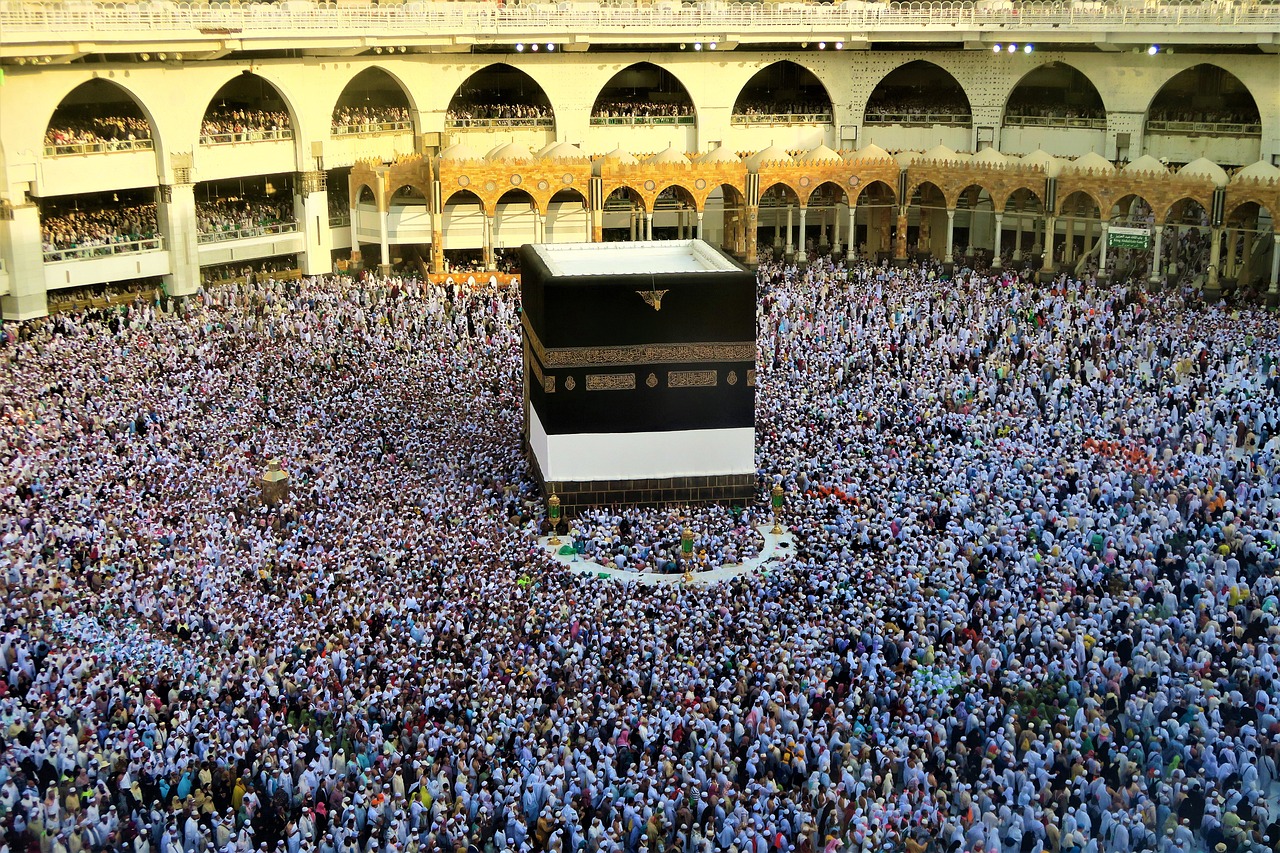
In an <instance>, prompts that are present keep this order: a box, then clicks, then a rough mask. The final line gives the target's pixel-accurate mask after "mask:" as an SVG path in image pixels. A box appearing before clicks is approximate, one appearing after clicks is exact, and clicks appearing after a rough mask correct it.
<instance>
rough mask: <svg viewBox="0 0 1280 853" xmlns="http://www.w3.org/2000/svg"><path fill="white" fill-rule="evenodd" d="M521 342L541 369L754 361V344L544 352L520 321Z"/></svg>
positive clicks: (599, 348) (633, 346)
mask: <svg viewBox="0 0 1280 853" xmlns="http://www.w3.org/2000/svg"><path fill="white" fill-rule="evenodd" d="M521 322H522V323H523V325H524V334H525V341H526V342H527V343H528V344H529V346H530V347H532V348H533V352H534V355H536V356H537V358H538V361H540V362H542V364H543V366H544V367H547V368H556V367H561V368H563V367H612V366H622V365H628V364H692V363H697V362H708V361H710V362H726V361H750V362H753V363H754V362H755V360H756V345H755V342H754V341H730V342H724V343H688V344H635V345H630V346H613V347H560V348H557V349H546V348H545V347H544V346H543V345H542V341H541V340H539V339H538V336H537V334H536V333H535V332H534V331H533V328H532V327H531V326H530V325H529V320H528V317H524V318H522V319H521Z"/></svg>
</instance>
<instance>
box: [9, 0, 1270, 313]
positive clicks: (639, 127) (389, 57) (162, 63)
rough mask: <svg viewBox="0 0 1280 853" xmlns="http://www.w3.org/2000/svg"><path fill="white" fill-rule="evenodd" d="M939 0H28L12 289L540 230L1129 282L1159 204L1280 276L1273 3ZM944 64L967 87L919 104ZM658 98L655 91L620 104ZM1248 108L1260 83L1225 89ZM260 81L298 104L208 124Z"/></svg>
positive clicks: (401, 256)
mask: <svg viewBox="0 0 1280 853" xmlns="http://www.w3.org/2000/svg"><path fill="white" fill-rule="evenodd" d="M944 5H945V4H941V5H939V6H938V7H937V9H932V7H926V8H927V9H932V11H929V15H928V16H927V18H926V19H923V23H922V24H919V25H917V24H915V23H913V21H914V19H912V18H910V16H909V15H908V14H907V13H906V12H901V13H899V12H894V11H893V9H891V8H890V7H887V6H886V7H884V11H877V12H876V14H875V16H874V17H868V15H869V14H870V13H866V12H865V11H864V12H856V13H855V12H850V11H848V10H847V9H845V10H844V11H841V9H843V8H844V7H840V8H837V7H814V10H813V11H810V12H805V13H803V15H801V13H799V12H797V13H796V14H797V15H801V17H799V18H794V16H793V17H787V16H786V15H784V14H783V13H781V12H776V13H767V14H766V13H764V12H759V11H754V12H750V13H749V14H748V13H746V12H742V11H741V10H740V9H739V10H738V11H722V12H721V13H719V14H715V15H713V14H711V13H710V12H708V11H706V10H704V9H702V7H700V6H699V7H681V8H679V9H666V10H665V11H663V10H662V9H661V8H660V7H659V6H653V7H646V9H647V11H645V10H637V9H633V10H631V11H630V12H627V11H625V10H612V11H608V13H607V14H606V13H605V12H602V11H601V8H597V7H588V6H585V5H584V6H583V7H582V8H584V9H587V8H590V9H594V10H595V11H593V12H592V13H591V14H586V13H583V14H582V15H578V14H577V13H575V14H568V13H565V14H564V15H561V16H560V18H555V17H554V16H552V17H547V14H546V13H543V12H536V7H517V8H518V9H521V10H522V11H520V12H519V15H517V16H515V17H511V16H512V15H514V14H515V13H514V12H509V11H503V10H504V8H505V7H491V6H489V5H488V4H481V3H476V4H449V11H448V12H447V13H446V12H439V13H437V12H434V11H433V12H432V13H431V15H432V16H439V17H438V18H432V19H431V20H430V21H429V22H428V24H427V25H420V26H416V27H413V28H408V27H406V25H405V24H406V16H407V15H408V13H407V12H406V11H404V10H397V9H396V7H391V8H390V9H383V11H380V12H378V13H377V14H374V13H369V14H363V13H362V14H357V13H356V12H349V13H343V14H344V15H345V17H343V18H341V20H337V19H325V18H323V17H321V18H320V19H315V18H314V16H315V15H319V14H320V12H319V11H316V10H318V9H322V8H323V7H312V6H309V5H306V4H302V5H300V6H299V7H298V8H294V7H293V6H292V5H291V6H290V8H291V9H293V11H291V12H290V11H283V10H281V11H263V10H262V9H258V11H253V12H251V11H250V10H249V8H248V7H245V8H244V9H240V10H237V9H234V8H233V9H231V10H230V11H227V10H223V11H222V12H221V13H219V15H218V16H216V17H210V18H208V19H207V20H206V18H205V17H202V16H201V14H200V11H199V10H200V7H198V6H195V7H186V6H182V5H178V6H175V7H174V9H173V10H171V11H169V12H154V11H153V12H148V13H146V15H144V14H142V13H136V12H135V13H130V14H131V15H132V16H131V17H130V16H129V15H125V13H123V12H121V11H120V10H119V7H113V6H111V5H109V4H98V5H91V6H88V7H77V8H81V11H80V12H75V13H73V12H71V11H69V10H70V7H63V6H61V5H60V4H57V3H48V4H40V5H38V6H35V7H33V6H31V5H30V4H24V6H23V7H21V8H23V9H31V8H38V9H39V10H40V12H39V14H35V13H30V12H27V13H23V14H19V13H18V12H17V11H16V9H17V8H18V7H6V9H5V10H3V11H2V12H0V16H7V18H6V20H5V25H6V40H5V43H4V45H3V46H0V63H3V69H4V75H5V76H4V85H3V86H0V115H4V116H6V117H12V116H23V117H27V118H29V120H18V121H13V120H6V121H4V122H0V175H3V181H2V182H0V258H2V260H3V270H0V306H2V308H3V316H4V317H5V318H6V319H21V318H27V317H34V316H39V315H41V314H43V313H45V312H46V311H47V305H48V295H49V293H50V292H52V291H57V290H60V289H64V288H75V287H79V286H83V285H90V284H97V283H102V282H118V281H126V280H134V279H146V278H155V279H156V280H158V281H163V283H164V287H165V289H166V291H167V292H168V293H170V294H171V295H184V294H189V293H193V292H195V290H196V289H198V287H199V286H200V284H201V282H202V280H204V279H205V278H207V277H208V275H207V271H208V270H211V269H213V268H225V267H228V266H232V267H233V266H235V265H237V264H250V265H251V264H254V263H258V262H261V261H263V260H266V259H275V258H293V259H295V260H294V266H296V268H297V270H298V271H299V272H300V273H301V274H316V273H324V272H330V271H331V270H333V269H335V267H337V266H341V267H343V268H345V267H346V266H347V265H348V264H349V263H350V262H351V261H352V260H356V261H357V262H360V261H363V262H366V263H367V264H368V265H372V264H374V263H376V264H379V265H381V266H382V267H384V268H387V267H389V266H390V265H392V264H393V263H396V262H400V263H406V264H409V265H410V266H412V267H415V268H417V269H419V270H421V271H423V272H427V273H438V274H445V273H447V272H449V271H451V270H453V269H456V268H458V267H459V265H460V264H461V263H463V261H462V258H464V257H465V258H466V259H469V263H470V264H471V266H473V267H475V268H476V269H482V270H487V269H492V268H493V267H494V266H495V265H496V264H497V263H498V259H499V257H500V256H502V255H503V254H504V253H507V252H510V251H511V250H513V249H514V248H515V247H518V246H519V245H521V244H522V243H526V242H578V241H602V240H618V239H622V240H640V239H654V238H657V239H664V238H670V239H682V238H692V237H702V238H704V239H707V240H708V241H710V242H712V243H713V244H715V245H720V246H723V247H724V248H725V249H726V250H728V251H730V252H732V253H734V254H735V255H736V256H737V257H739V258H740V259H741V260H742V261H744V262H746V263H748V264H754V263H756V262H757V261H758V259H759V257H760V254H761V252H778V253H782V254H786V255H788V256H794V257H796V258H797V259H799V260H801V261H803V260H805V259H806V257H807V255H808V253H811V252H814V251H828V250H831V251H835V252H837V253H839V252H844V251H851V252H856V253H859V254H861V255H864V256H867V255H871V256H876V257H882V258H884V259H886V260H892V261H895V262H899V263H902V262H906V261H907V260H908V259H910V258H912V257H917V256H921V255H925V256H932V257H936V258H942V259H943V260H944V261H946V262H954V261H956V260H957V259H959V258H961V257H964V256H968V255H971V254H972V253H973V252H975V251H978V252H987V253H989V254H991V255H994V256H995V257H996V258H999V257H1000V256H1001V254H1002V253H1006V254H1007V252H1008V250H1009V249H1010V248H1012V249H1013V252H1014V254H1013V259H1014V261H1016V262H1019V263H1027V262H1030V263H1032V264H1033V265H1034V267H1035V269H1037V270H1040V271H1041V272H1042V273H1044V274H1046V275H1048V274H1052V273H1053V272H1054V271H1055V270H1057V269H1064V268H1066V269H1069V268H1073V265H1078V264H1079V263H1080V262H1081V261H1082V260H1083V259H1085V258H1087V257H1089V256H1091V255H1092V256H1093V257H1095V258H1097V257H1098V255H1099V253H1100V252H1101V251H1102V250H1103V249H1111V248H1112V247H1117V251H1116V257H1111V256H1108V257H1107V259H1106V260H1107V267H1106V270H1107V271H1108V272H1111V273H1112V274H1114V275H1123V274H1124V271H1125V267H1124V266H1123V264H1124V263H1125V259H1124V257H1123V256H1122V255H1121V253H1122V252H1123V251H1127V250H1125V249H1122V248H1118V247H1119V246H1122V245H1123V240H1120V239H1118V236H1117V235H1119V234H1122V233H1125V234H1127V233H1128V232H1129V231H1130V230H1133V229H1135V228H1136V229H1137V230H1145V231H1146V237H1145V238H1144V242H1143V243H1142V245H1144V246H1145V247H1146V249H1147V250H1152V249H1154V251H1155V254H1156V255H1157V256H1158V255H1159V245H1158V244H1159V241H1160V240H1161V239H1162V236H1163V232H1164V231H1165V228H1166V227H1167V226H1175V227H1177V228H1179V229H1183V228H1195V229H1200V230H1202V231H1204V232H1205V233H1206V234H1207V235H1208V236H1209V238H1210V239H1209V240H1208V241H1207V242H1208V246H1209V248H1208V249H1207V250H1206V251H1207V252H1208V253H1210V254H1211V256H1212V257H1211V258H1210V259H1209V262H1208V264H1207V274H1206V275H1205V276H1204V278H1203V279H1202V280H1201V281H1199V282H1198V285H1199V286H1202V287H1204V288H1206V289H1208V290H1210V291H1216V290H1220V289H1221V288H1223V287H1226V286H1231V285H1235V284H1239V285H1247V284H1254V285H1260V286H1261V288H1262V289H1263V290H1269V291H1270V293H1271V295H1272V297H1273V298H1274V297H1275V296H1276V294H1277V292H1278V291H1277V278H1278V275H1277V273H1278V272H1280V270H1278V269H1277V266H1278V264H1277V261H1280V249H1278V248H1277V240H1280V236H1278V235H1277V234H1276V230H1275V226H1274V211H1276V210H1277V209H1278V207H1280V168H1277V165H1276V163H1275V161H1276V160H1277V159H1278V158H1280V100H1277V98H1276V91H1277V89H1276V85H1275V81H1276V79H1277V78H1278V76H1280V58H1278V57H1277V54H1276V50H1277V46H1278V39H1280V36H1277V33H1278V32H1280V27H1278V26H1277V20H1273V18H1277V15H1276V14H1275V10H1273V9H1271V8H1270V7H1257V8H1256V9H1253V10H1252V11H1249V12H1247V13H1241V12H1240V11H1239V10H1238V9H1237V8H1236V7H1226V6H1217V5H1213V6H1206V7H1204V8H1203V9H1202V10H1200V11H1199V12H1198V13H1197V15H1196V16H1195V17H1190V18H1181V17H1178V16H1180V15H1183V14H1189V13H1185V12H1178V11H1176V9H1174V7H1171V10H1172V11H1171V10H1164V11H1161V12H1160V14H1155V13H1153V14H1151V15H1147V14H1145V13H1143V14H1141V15H1139V14H1138V13H1134V15H1135V17H1133V18H1132V19H1130V20H1112V19H1111V18H1110V17H1109V15H1108V14H1102V13H1100V12H1099V13H1097V14H1095V15H1094V16H1093V17H1091V18H1090V17H1087V16H1085V15H1084V14H1083V10H1082V11H1081V14H1080V16H1079V17H1070V18H1069V19H1063V20H1058V19H1056V18H1055V19H1053V20H1050V18H1049V17H1047V13H1046V15H1042V16H1041V17H1040V18H1037V16H1036V15H1032V14H1026V15H1024V16H1023V17H1021V18H1018V17H1009V16H1008V15H1007V14H1005V13H1002V12H1000V11H999V10H996V11H992V12H989V13H988V14H987V16H986V17H970V18H964V17H963V16H961V17H958V18H957V17H955V16H957V15H960V14H961V13H959V12H951V11H947V9H946V8H944ZM454 7H465V8H464V9H461V11H458V10H455V8H454ZM126 8H127V7H126ZM135 8H136V7H135ZM266 8H267V9H268V10H273V9H276V7H266ZM342 8H345V7H342ZM360 8H364V7H360ZM574 8H575V9H577V8H578V7H577V6H575V7H574ZM725 8H726V9H729V8H730V7H725ZM948 8H949V7H948ZM1065 8H1067V9H1072V8H1074V7H1071V6H1068V7H1065ZM1155 8H1156V9H1157V11H1159V7H1155ZM298 9H303V10H304V11H298ZM307 9H310V10H311V11H310V12H306V11H305V10H307ZM184 10H185V12H184ZM1233 10H1234V11H1233ZM694 12H697V14H696V15H695V14H694ZM334 14H337V13H334ZM912 14H917V13H912ZM122 15H124V17H121V16H122ZM237 15H238V16H239V17H235V16H237ZM309 15H310V16H311V17H308V16H309ZM477 15H479V16H480V17H479V18H476V19H475V20H472V19H471V18H469V17H466V16H473V17H474V16H477ZM486 15H487V17H486ZM628 15H630V16H631V17H627V16H628ZM744 15H745V17H743V16H744ZM228 16H232V17H228ZM451 16H452V17H451ZM459 16H462V17H459ZM663 16H665V17H663ZM735 16H736V17H735ZM805 16H808V17H805ZM949 16H950V17H949ZM428 17H430V16H428ZM317 20H318V21H319V23H317ZM326 21H327V22H328V23H329V24H337V25H341V26H339V27H338V28H337V29H331V28H322V27H320V24H323V23H325V22H326ZM664 22H665V23H664ZM468 28H470V30H472V31H473V34H472V35H466V32H467V31H468ZM475 32H479V33H480V35H475V34H474V33H475ZM628 34H629V36H628ZM628 38H629V39H630V41H628ZM642 38H643V39H644V40H645V43H644V44H636V43H635V42H636V41H637V40H639V39H642ZM713 47H714V49H713ZM534 48H540V50H536V51H535V50H534ZM797 81H798V82H797ZM486 86H494V87H498V88H495V89H493V91H495V92H498V94H497V95H496V97H499V98H501V99H502V100H503V101H504V103H505V104H506V105H507V106H508V107H510V106H512V105H515V106H516V107H521V106H522V105H523V109H524V111H525V112H526V113H527V114H524V115H515V116H513V117H499V118H492V117H481V118H475V117H472V116H470V115H468V114H467V111H466V110H465V109H461V108H460V103H461V102H462V101H467V100H468V99H470V101H468V103H470V102H471V101H475V100H476V99H477V98H479V99H481V100H483V95H484V91H485V88H486ZM499 90H500V91H499ZM920 90H925V91H934V90H936V91H938V92H944V90H945V93H944V94H941V95H939V96H938V99H937V102H936V103H920V102H919V101H918V99H912V98H907V99H906V100H900V101H895V93H901V92H906V91H920ZM1206 90H1212V91H1206ZM103 93H107V94H105V95H104V94H103ZM797 93H799V95H800V96H803V97H799V96H798V95H797ZM946 93H949V94H946ZM104 97H105V98H108V99H116V100H117V102H118V103H120V104H121V105H123V108H124V109H126V110H130V111H133V114H135V115H137V116H139V119H138V120H139V121H141V122H144V123H145V126H146V128H147V130H146V131H145V135H146V138H145V140H143V139H130V140H128V141H127V142H124V143H119V142H117V143H113V144H112V145H105V146H104V145H95V144H70V145H57V144H51V143H50V140H49V134H50V131H51V128H52V127H53V126H54V125H55V124H56V123H57V122H56V121H55V118H58V117H61V116H65V115H68V114H72V115H74V114H75V111H76V110H77V109H80V110H82V111H83V110H85V109H90V107H86V106H85V105H86V104H89V105H93V104H97V105H98V107H97V109H99V111H101V103H102V98H104ZM1059 97H1061V98H1066V99H1068V100H1070V101H1071V102H1072V104H1073V106H1072V108H1071V109H1069V110H1056V109H1054V107H1055V104H1054V101H1055V100H1056V99H1058V98H1059ZM362 98H363V101H364V102H366V103H367V102H369V101H370V98H372V99H373V101H374V102H377V103H381V104H396V105H397V106H396V110H397V113H396V116H397V118H396V120H393V121H358V120H356V121H352V122H351V123H346V124H343V123H340V122H339V119H338V118H337V116H338V115H339V113H342V114H343V115H345V114H347V113H346V112H343V111H345V110H352V111H355V112H358V107H359V105H360V104H361V102H362ZM770 99H772V101H771V100H770ZM1171 99H1172V100H1171ZM637 100H638V101H641V102H645V103H649V104H652V105H655V106H657V107H659V108H660V109H656V110H654V113H655V114H652V115H628V114H621V115H620V114H618V113H617V110H616V109H610V105H611V104H614V102H617V101H637ZM799 101H802V103H798V102H799ZM1184 101H1185V104H1186V109H1187V110H1190V112H1186V111H1184V110H1171V109H1170V108H1169V104H1170V103H1173V104H1175V105H1181V104H1182V103H1183V102H1184ZM1227 101H1230V102H1231V104H1232V105H1233V107H1236V108H1238V109H1233V110H1232V111H1226V110H1219V109H1216V108H1215V105H1216V104H1217V103H1219V102H1222V103H1225V102H1227ZM895 104H897V105H898V106H899V107H900V109H898V110H897V111H895V109H894V106H895ZM1028 104H1033V105H1034V104H1043V109H1042V108H1040V107H1033V108H1030V109H1029V108H1028V106H1027V105H1028ZM245 105H249V107H251V108H252V109H258V110H261V111H262V112H263V113H269V114H272V115H275V116H278V117H279V118H278V121H277V124H278V126H277V127H275V128H274V129H273V130H268V131H265V132H263V131H259V130H254V131H249V132H240V133H236V132H229V133H221V132H218V130H217V128H213V129H211V126H210V123H209V118H210V116H211V115H213V114H220V113H219V111H220V110H229V109H230V108H231V107H244V106H245ZM1090 105H1091V106H1090ZM1077 106H1078V108H1077ZM517 111H518V110H517ZM1184 112H1185V114H1184ZM1228 112H1229V114H1227V113H1228ZM246 184H248V185H251V186H253V187H255V188H256V191H258V192H261V193H265V194H266V195H265V197H270V198H274V199H275V200H276V201H279V202H282V203H283V204H284V205H285V206H286V207H291V211H292V213H291V215H289V216H287V217H285V220H287V221H280V222H274V223H273V224H272V225H271V226H270V227H255V228H253V229H242V230H236V229H230V230H227V231H224V232H222V233H216V234H215V233H211V232H210V231H209V229H208V227H207V224H205V223H203V222H202V219H201V214H200V210H201V209H202V208H201V205H202V204H205V203H207V202H208V200H210V199H216V198H220V197H222V196H224V195H231V196H234V195H235V192H236V189H235V187H236V185H238V186H239V187H240V188H241V190H242V192H241V194H242V195H243V194H244V191H243V188H244V187H245V185H246ZM229 187H230V189H228V188H229ZM107 199H109V200H110V201H106V200H107ZM121 199H125V200H130V199H132V200H134V201H138V202H139V203H141V204H144V205H148V206H149V205H154V210H155V220H156V229H155V231H156V233H155V234H154V235H147V236H146V237H145V238H144V239H138V240H134V241H129V242H128V244H127V245H118V246H113V247H111V248H110V249H109V250H108V251H101V250H95V251H66V250H62V251H59V250H58V249H57V248H56V247H51V246H50V243H49V239H48V236H47V234H42V227H43V224H44V221H45V219H46V218H47V217H48V216H49V215H50V214H49V211H50V210H52V209H54V208H58V209H61V210H65V209H75V210H80V209H82V208H83V207H88V206H92V205H94V204H105V205H107V206H108V207H109V206H110V205H112V204H124V203H125V202H124V201H121ZM1113 232H1114V233H1113ZM1153 244H1155V245H1154V246H1153ZM1156 266H1157V267H1158V264H1157V265H1156ZM1177 274H1178V270H1176V269H1173V270H1169V269H1152V270H1151V275H1150V277H1151V280H1152V281H1153V282H1154V283H1160V282H1163V281H1167V280H1168V279H1169V277H1170V276H1176V275H1177Z"/></svg>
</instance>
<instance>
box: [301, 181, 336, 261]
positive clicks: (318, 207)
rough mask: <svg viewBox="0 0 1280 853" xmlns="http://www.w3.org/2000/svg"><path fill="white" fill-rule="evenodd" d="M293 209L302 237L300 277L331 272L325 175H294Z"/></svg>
mask: <svg viewBox="0 0 1280 853" xmlns="http://www.w3.org/2000/svg"><path fill="white" fill-rule="evenodd" d="M293 209H294V216H295V217H297V220H298V230H299V231H300V232H302V235H303V244H302V252H300V253H299V255H300V256H299V258H298V266H299V267H300V268H301V269H302V274H303V275H325V274H326V273H328V272H329V271H330V270H332V269H333V232H332V230H331V229H330V228H329V188H328V183H327V181H326V179H325V173H324V172H321V171H319V170H312V171H309V172H298V173H297V175H295V176H294V181H293Z"/></svg>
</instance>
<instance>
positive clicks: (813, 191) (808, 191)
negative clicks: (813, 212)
mask: <svg viewBox="0 0 1280 853" xmlns="http://www.w3.org/2000/svg"><path fill="white" fill-rule="evenodd" d="M823 187H834V188H835V189H836V192H837V193H838V194H839V195H838V197H837V198H836V199H835V201H834V203H835V204H839V203H840V199H844V201H845V202H846V203H848V201H849V190H848V189H847V188H845V187H843V186H841V184H840V182H839V181H833V180H825V181H818V182H817V183H815V184H813V185H811V186H809V187H806V188H805V192H804V195H802V196H801V199H802V200H803V201H804V204H805V206H808V204H809V200H810V199H811V198H813V197H814V196H815V195H818V191H819V190H821V189H822V188H823Z"/></svg>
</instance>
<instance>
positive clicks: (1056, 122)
mask: <svg viewBox="0 0 1280 853" xmlns="http://www.w3.org/2000/svg"><path fill="white" fill-rule="evenodd" d="M1004 123H1005V126H1006V127H1071V128H1078V129H1082V130H1106V129H1107V120H1106V118H1105V117H1102V118H1084V117H1080V116H1011V115H1007V116H1005V117H1004Z"/></svg>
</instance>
